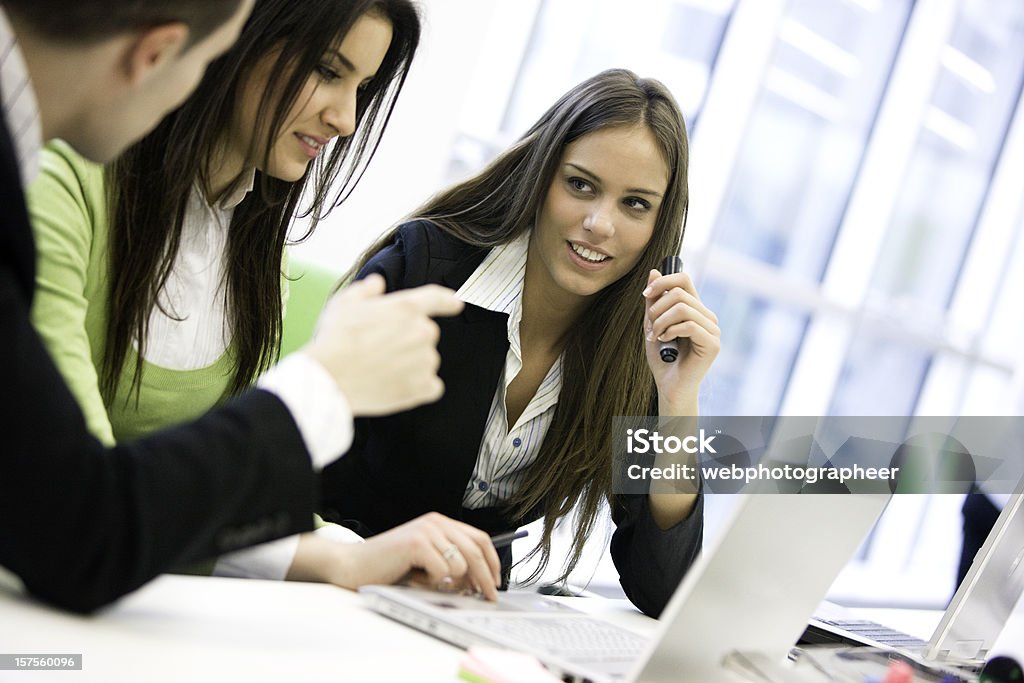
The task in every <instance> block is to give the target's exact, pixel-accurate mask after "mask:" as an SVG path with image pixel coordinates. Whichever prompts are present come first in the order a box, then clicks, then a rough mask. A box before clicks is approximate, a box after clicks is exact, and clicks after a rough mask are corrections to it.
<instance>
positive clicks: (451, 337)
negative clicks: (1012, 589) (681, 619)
mask: <svg viewBox="0 0 1024 683" xmlns="http://www.w3.org/2000/svg"><path fill="white" fill-rule="evenodd" d="M686 174H687V142H686V130H685V126H684V123H683V117H682V114H681V113H680V111H679V108H678V106H677V105H676V103H675V102H674V100H673V99H672V96H671V95H670V94H669V93H668V91H667V90H666V89H665V88H664V86H663V85H661V84H660V83H658V82H657V81H654V80H649V79H641V78H638V77H637V76H636V75H634V74H632V73H630V72H628V71H623V70H612V71H606V72H603V73H601V74H598V75H597V76H595V77H593V78H591V79H589V80H587V81H585V82H583V83H581V84H580V85H578V86H576V87H575V88H573V89H572V90H571V91H569V92H568V93H567V94H566V95H564V96H563V97H562V98H561V99H560V100H559V101H558V102H557V103H556V104H555V105H554V106H553V107H552V108H551V109H550V110H548V112H547V113H545V114H544V115H543V116H542V117H541V119H540V120H539V121H538V122H537V123H536V124H535V125H534V126H533V127H532V128H531V129H530V130H529V131H528V132H527V133H526V135H525V136H524V137H523V138H522V139H520V140H519V141H518V142H517V143H516V144H515V145H513V146H512V147H511V148H510V149H509V150H507V151H506V152H504V153H503V154H501V155H500V156H499V157H498V158H497V159H496V160H495V161H494V162H493V163H492V164H491V165H490V166H489V167H488V168H486V169H485V170H484V171H482V172H481V173H480V174H478V175H477V176H475V177H473V178H471V179H469V180H467V181H465V182H463V183H460V184H458V185H456V186H454V187H453V188H450V189H448V190H447V191H445V192H443V193H441V194H440V195H438V196H436V197H434V198H433V199H432V200H430V201H429V202H428V203H427V204H426V205H425V206H423V207H421V208H420V209H419V210H418V211H416V212H415V213H414V214H413V215H414V216H415V217H416V218H417V220H414V221H412V222H409V223H406V224H405V225H402V226H400V227H399V228H397V229H396V230H395V231H393V232H392V233H391V234H389V235H388V236H386V237H385V238H384V239H382V240H381V241H380V242H378V244H376V245H375V246H374V247H372V248H371V249H370V250H369V252H368V253H367V255H366V256H364V258H363V259H362V261H361V263H360V264H359V265H358V266H357V270H358V275H357V277H364V276H366V275H367V274H370V273H380V274H382V275H383V276H384V278H385V279H386V280H387V286H388V289H389V290H395V289H404V288H407V287H415V286H418V285H422V284H425V283H440V284H443V285H445V286H448V287H451V288H453V289H457V290H458V295H459V298H461V299H463V301H465V302H466V304H467V305H466V308H465V310H464V312H463V314H462V315H461V316H459V317H457V318H452V319H448V320H442V321H439V324H440V327H441V339H440V344H439V350H440V353H441V358H442V360H441V368H440V372H439V374H440V376H441V377H442V378H443V379H444V382H445V386H446V394H445V396H444V398H442V400H441V401H440V402H438V403H435V404H433V405H430V406H424V407H422V408H417V409H415V410H411V411H408V412H405V413H401V414H398V415H395V416H392V417H387V418H373V419H367V420H362V421H358V420H357V425H356V441H355V443H354V446H353V448H352V450H351V451H350V452H349V454H348V456H347V457H345V458H342V459H341V460H340V461H338V462H337V463H335V464H334V465H332V466H331V467H330V468H328V469H327V470H325V472H324V476H323V493H324V499H325V506H326V510H325V513H326V514H327V515H328V516H330V517H333V518H335V519H339V520H340V519H355V520H359V521H360V522H362V523H363V524H364V525H365V526H366V527H368V528H369V529H370V530H371V531H372V532H380V531H383V530H385V529H388V528H391V527H393V526H395V525H397V524H400V523H402V522H404V521H406V520H408V519H412V518H413V517H415V516H417V515H419V514H422V513H423V512H426V511H429V510H436V511H438V512H441V513H443V514H446V515H449V516H451V517H455V518H457V519H462V520H464V521H466V522H469V523H471V524H473V525H475V526H479V527H481V528H484V529H486V530H488V531H490V532H491V533H497V532H499V531H505V530H508V529H510V528H514V527H516V526H518V525H520V524H523V523H526V522H528V521H530V520H532V519H536V518H538V517H543V518H544V520H545V526H544V534H543V537H542V539H541V542H540V544H539V546H538V549H537V551H536V552H539V553H540V554H541V567H543V566H545V565H546V564H547V561H548V559H549V557H550V550H551V531H552V529H553V527H554V524H555V522H556V521H557V520H559V519H560V518H561V517H563V516H565V515H566V514H567V513H568V512H569V511H570V510H572V509H573V508H576V510H577V515H576V517H575V520H576V521H575V529H574V537H573V545H572V550H571V552H570V556H569V559H568V561H567V563H566V565H565V567H564V573H563V577H564V576H565V575H567V574H568V572H569V571H571V569H572V568H573V567H574V566H575V564H576V563H577V561H578V560H579V557H580V554H581V552H582V550H583V546H584V544H585V542H586V540H587V538H588V536H589V535H590V533H591V532H592V530H593V529H594V525H595V522H596V521H597V519H598V515H599V513H600V512H601V510H602V506H603V504H604V503H605V502H606V501H607V502H609V503H610V507H611V513H612V518H613V520H614V521H615V523H616V526H617V528H616V531H615V534H614V536H613V537H612V541H611V551H612V557H613V559H614V561H615V563H616V566H617V567H618V570H619V573H620V579H621V582H622V585H623V588H624V589H625V591H626V594H627V595H628V596H629V597H630V599H631V600H632V601H633V602H634V603H635V604H636V605H637V606H638V607H639V608H641V609H642V610H643V611H645V612H647V613H648V614H653V615H656V614H658V613H660V612H661V610H662V609H663V607H664V605H665V603H666V602H667V600H668V598H669V596H670V595H671V593H672V590H673V589H674V588H675V586H676V585H677V584H678V582H679V580H680V578H681V577H682V575H683V574H684V573H685V571H686V570H687V568H688V567H689V566H690V564H691V562H692V561H693V559H694V558H695V556H696V554H697V552H698V551H699V549H700V543H701V530H702V509H703V506H702V499H701V496H700V495H699V494H695V493H689V494H686V493H679V494H660V495H659V494H650V495H639V496H615V495H613V494H612V491H611V480H612V465H611V463H612V457H611V439H610V438H609V435H610V427H611V420H612V417H614V416H616V415H644V414H647V413H649V412H650V411H651V407H652V405H654V404H656V406H657V410H658V414H659V415H662V416H666V415H696V413H697V393H698V389H699V386H700V382H701V381H702V379H703V377H704V375H705V374H706V372H707V370H708V368H709V367H710V365H711V363H712V361H713V360H714V358H715V356H716V355H717V353H718V349H719V329H718V321H717V318H716V317H715V315H714V313H712V312H711V311H709V310H708V309H707V307H706V306H704V304H703V303H702V302H701V301H700V298H699V296H698V295H697V291H696V290H695V289H694V286H693V283H692V282H691V280H690V278H689V276H687V275H685V274H673V275H664V276H663V275H661V274H660V273H659V272H657V271H656V270H655V267H656V266H657V264H658V263H659V262H660V260H661V259H662V258H663V257H664V256H665V255H667V254H675V253H678V251H679V246H680V242H681V237H682V227H683V223H684V219H685V215H686V206H687V183H686ZM673 339H679V340H680V349H681V351H682V353H681V354H680V357H679V360H678V362H675V363H663V362H662V361H661V360H660V358H659V356H658V349H659V343H660V342H659V340H661V341H669V340H673ZM654 397H656V400H655V401H653V402H652V399H653V398H654ZM503 560H504V562H505V564H506V569H507V566H508V564H509V563H510V561H511V556H510V554H509V553H508V552H506V553H505V557H504V558H503ZM539 571H540V570H538V572H539Z"/></svg>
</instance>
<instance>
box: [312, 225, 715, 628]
mask: <svg viewBox="0 0 1024 683" xmlns="http://www.w3.org/2000/svg"><path fill="white" fill-rule="evenodd" d="M487 252H488V250H487V249H481V248H478V247H472V246H470V245H467V244H465V243H462V242H460V241H458V240H456V239H454V238H452V237H450V236H448V235H446V234H445V233H443V232H442V231H441V230H439V229H438V228H437V227H436V226H434V225H433V224H431V223H429V222H427V221H414V222H411V223H407V224H405V225H403V226H402V227H401V228H400V229H399V231H398V233H397V234H396V236H395V239H394V241H393V242H392V243H391V244H390V245H389V246H388V247H387V248H385V249H384V250H382V251H381V252H379V253H378V254H377V255H376V256H374V257H373V259H372V260H371V261H370V262H369V263H368V264H367V265H366V267H365V268H363V269H362V270H361V271H360V273H359V275H358V277H365V276H366V275H368V274H370V273H380V274H382V275H383V276H384V279H385V280H386V281H387V288H388V291H392V290H396V289H406V288H409V287H416V286H419V285H423V284H427V283H437V284H442V285H444V286H446V287H450V288H452V289H458V288H459V287H460V286H461V285H462V284H463V283H464V282H465V281H466V280H467V279H468V278H469V276H470V275H471V274H472V273H473V271H474V270H475V269H476V267H477V266H478V265H480V263H481V261H483V259H484V257H485V256H486V255H487ZM507 320H508V318H507V316H506V315H504V314H501V313H495V312H494V311H488V310H486V309H483V308H479V307H477V306H473V305H467V306H466V307H465V309H464V310H463V312H462V313H461V314H460V315H459V316H457V317H454V318H443V319H439V320H438V321H437V322H438V324H439V325H440V327H441V340H440V342H439V344H438V350H439V351H440V354H441V368H440V370H439V373H438V374H439V375H440V377H441V378H442V379H443V380H444V383H445V395H444V397H443V398H442V399H441V400H440V401H438V402H437V403H434V404H431V405H426V406H421V407H419V408H415V409H413V410H409V411H406V412H403V413H399V414H397V415H392V416H389V417H381V418H372V419H358V420H356V437H355V441H354V442H353V446H352V449H351V450H350V451H349V453H348V454H347V455H346V456H345V457H343V458H342V459H340V460H338V461H337V462H335V463H333V464H332V465H330V466H329V467H328V468H326V469H325V470H324V472H323V475H322V477H321V481H322V495H323V499H324V506H325V510H324V514H325V515H326V516H327V517H328V518H330V519H333V520H335V521H341V522H344V521H345V520H358V522H360V523H361V524H363V525H365V527H366V528H368V530H369V531H370V532H380V531H385V530H387V529H390V528H392V527H394V526H397V525H399V524H402V523H404V522H407V521H409V520H410V519H413V518H414V517H417V516H419V515H421V514H424V513H426V512H430V511H437V512H441V513H443V514H445V515H448V516H450V517H453V518H455V519H461V520H463V521H466V522H468V523H470V524H473V525H474V526H478V527H480V528H483V529H485V530H486V531H488V532H489V533H497V532H500V531H507V530H509V529H511V528H515V527H517V526H520V525H521V524H524V523H526V522H529V521H532V520H533V519H536V518H537V517H538V516H539V514H534V515H529V516H527V518H526V519H508V518H506V517H505V515H503V514H502V513H501V511H499V510H497V509H488V510H468V509H464V508H463V507H462V497H463V493H464V491H465V486H466V482H468V481H469V479H470V476H471V475H472V473H473V467H474V466H475V464H476V459H477V454H478V452H479V450H480V442H481V440H482V438H483V432H484V428H485V426H486V421H487V412H488V410H489V408H490V405H491V400H492V398H493V397H494V388H495V387H496V386H497V384H498V381H499V379H500V377H501V372H502V369H503V367H504V365H505V356H506V353H507V352H508V337H507ZM612 518H613V520H614V521H615V524H616V531H615V533H614V535H613V536H612V541H611V553H612V558H613V560H614V562H615V565H616V567H617V568H618V570H619V579H620V582H621V584H622V587H623V589H624V590H625V592H626V595H627V596H629V598H630V599H631V600H632V601H633V603H634V604H635V605H636V606H637V607H639V608H640V609H641V610H643V611H644V612H646V613H647V614H652V615H657V614H659V613H660V612H661V610H662V609H663V608H664V606H665V603H667V602H668V598H669V597H671V595H672V591H674V590H675V587H676V585H677V584H678V583H679V581H680V580H681V578H682V576H683V574H685V572H686V570H687V569H688V568H689V566H690V564H691V563H692V562H693V560H694V559H695V558H696V555H697V553H698V552H699V550H700V546H701V540H702V529H703V524H702V520H703V497H701V498H699V499H698V504H697V507H696V508H695V510H694V512H693V514H691V515H690V517H689V518H688V519H686V520H684V521H683V522H680V523H679V524H677V525H676V526H675V527H673V528H672V529H669V530H667V531H662V530H661V529H659V528H658V527H657V525H656V524H655V523H654V521H653V519H652V518H651V515H650V512H649V509H648V507H647V496H620V497H618V498H617V499H616V502H615V504H614V505H613V508H612ZM502 559H503V562H504V563H505V564H506V567H507V564H508V563H509V562H510V561H511V553H509V552H506V553H505V554H504V555H503V557H502Z"/></svg>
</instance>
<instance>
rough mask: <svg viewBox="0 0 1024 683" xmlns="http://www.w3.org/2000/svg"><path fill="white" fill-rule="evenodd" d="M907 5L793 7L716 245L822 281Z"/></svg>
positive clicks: (806, 1) (814, 1)
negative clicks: (823, 271)
mask: <svg viewBox="0 0 1024 683" xmlns="http://www.w3.org/2000/svg"><path fill="white" fill-rule="evenodd" d="M869 5H870V3H869ZM910 5H911V3H910V2H907V1H903V2H886V3H880V4H877V5H875V6H873V7H870V6H869V7H865V6H863V5H859V4H856V3H849V2H843V1H840V0H834V1H831V2H822V1H821V0H801V1H799V2H793V3H791V5H790V9H789V12H788V14H787V16H785V18H784V19H783V20H782V22H781V24H780V26H779V29H778V36H777V41H776V47H775V50H774V55H773V57H772V59H771V60H770V62H769V64H768V66H767V69H766V71H765V74H764V77H763V88H762V92H761V95H760V98H759V101H758V103H757V104H756V106H755V108H754V111H753V112H752V113H751V116H750V121H749V124H748V128H747V130H746V131H745V132H744V141H743V144H742V147H741V149H740V153H739V156H738V159H737V161H736V167H735V172H734V174H733V177H732V181H731V183H730V187H729V190H728V193H727V197H726V200H725V202H724V205H723V209H722V213H721V215H720V217H719V220H718V223H717V225H716V226H715V234H714V238H713V245H714V247H715V248H724V249H729V250H735V251H738V252H740V253H742V254H745V255H747V256H750V257H752V258H755V259H758V260H761V261H764V262H765V263H768V264H770V265H772V266H776V267H778V268H779V269H781V270H784V271H785V272H786V273H787V274H788V275H790V276H795V277H797V278H799V279H802V280H806V281H807V282H809V283H816V282H818V280H819V279H820V277H821V274H822V270H823V269H824V266H825V263H826V261H827V259H828V257H829V254H830V251H831V249H832V243H833V240H834V237H835V233H836V230H837V229H838V227H839V223H840V220H841V218H842V215H843V210H844V209H845V206H846V202H847V200H848V198H849V195H850V189H851V186H852V184H853V180H854V177H855V176H856V173H857V170H858V166H859V164H860V159H861V157H862V155H863V153H864V148H865V146H866V142H867V139H868V135H869V134H870V132H871V126H872V124H873V122H874V120H875V116H876V114H877V111H878V105H879V101H880V99H881V97H882V94H883V92H884V91H885V86H886V83H887V80H888V76H889V72H890V70H891V69H892V64H893V60H894V58H895V54H896V50H897V48H898V46H899V42H900V38H901V36H902V35H903V30H904V27H905V24H906V21H907V16H908V13H909V10H910Z"/></svg>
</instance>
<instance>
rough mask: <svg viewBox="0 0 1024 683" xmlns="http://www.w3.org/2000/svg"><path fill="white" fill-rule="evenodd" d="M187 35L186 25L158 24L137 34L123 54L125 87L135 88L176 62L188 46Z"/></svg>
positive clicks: (176, 23) (177, 23)
mask: <svg viewBox="0 0 1024 683" xmlns="http://www.w3.org/2000/svg"><path fill="white" fill-rule="evenodd" d="M188 34H189V32H188V25H187V24H184V23H182V22H174V23H170V24H161V25H160V26H155V27H153V28H151V29H147V30H146V31H144V32H142V33H139V34H138V35H137V36H136V38H135V40H133V41H132V42H130V43H129V44H128V52H127V54H125V62H124V68H125V76H126V77H127V80H128V83H129V85H131V86H133V87H134V86H137V85H139V84H140V83H142V82H143V81H145V80H146V79H147V78H148V77H149V76H150V74H152V73H153V72H154V71H157V70H159V69H160V67H162V66H163V65H165V64H167V63H168V62H170V61H172V60H173V59H174V58H176V57H177V56H178V55H179V54H180V53H181V50H182V48H183V47H184V46H185V44H186V43H187V42H188Z"/></svg>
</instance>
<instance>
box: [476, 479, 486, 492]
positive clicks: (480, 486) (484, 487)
mask: <svg viewBox="0 0 1024 683" xmlns="http://www.w3.org/2000/svg"><path fill="white" fill-rule="evenodd" d="M476 487H477V488H478V489H480V490H481V491H486V490H487V482H486V481H482V482H480V483H479V484H477V485H476Z"/></svg>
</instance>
